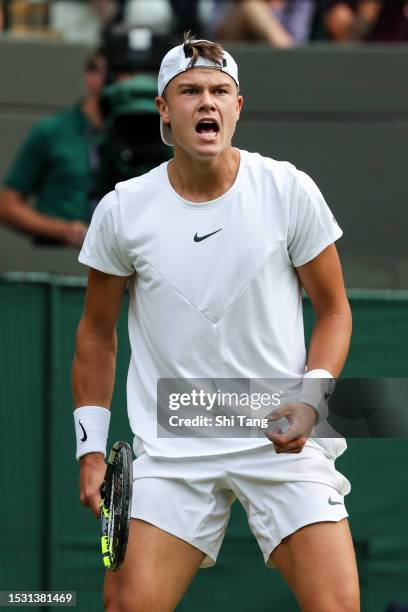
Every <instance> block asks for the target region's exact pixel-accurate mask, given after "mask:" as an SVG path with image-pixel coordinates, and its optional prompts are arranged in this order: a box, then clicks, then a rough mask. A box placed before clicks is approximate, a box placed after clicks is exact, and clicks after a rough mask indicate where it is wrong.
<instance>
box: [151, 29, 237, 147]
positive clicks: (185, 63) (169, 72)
mask: <svg viewBox="0 0 408 612" xmlns="http://www.w3.org/2000/svg"><path fill="white" fill-rule="evenodd" d="M200 42H210V41H204V40H194V41H193V44H194V43H200ZM190 67H191V55H189V54H188V50H187V48H186V45H185V44H182V45H178V46H177V47H173V49H170V51H169V52H168V53H166V55H165V56H164V58H163V60H162V63H161V66H160V70H159V77H158V94H159V96H162V95H163V92H164V90H165V89H166V87H167V85H168V84H169V83H170V81H171V80H172V79H174V77H176V76H177V75H178V74H181V73H182V72H186V71H187V70H188V69H189V68H190ZM194 68H216V69H218V70H221V71H222V72H225V73H226V74H229V76H230V77H232V78H233V79H234V81H235V82H236V84H237V86H238V87H239V81H238V66H237V64H236V62H235V60H234V58H233V57H232V55H230V54H229V53H228V51H225V50H223V52H222V65H221V64H218V63H217V62H213V61H211V60H209V59H207V58H205V57H202V56H201V55H199V56H198V58H197V61H196V62H195V64H194ZM160 134H161V137H162V140H163V142H164V143H165V144H167V145H169V146H170V147H171V146H173V138H172V134H171V128H170V126H169V125H168V124H166V123H163V121H162V120H161V119H160Z"/></svg>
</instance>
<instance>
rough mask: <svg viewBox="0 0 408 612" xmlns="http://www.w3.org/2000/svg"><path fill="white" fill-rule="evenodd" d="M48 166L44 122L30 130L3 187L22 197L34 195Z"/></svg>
mask: <svg viewBox="0 0 408 612" xmlns="http://www.w3.org/2000/svg"><path fill="white" fill-rule="evenodd" d="M47 164H48V144H47V130H46V127H45V124H44V121H40V122H39V123H37V124H36V125H34V127H33V128H32V129H31V131H30V132H29V133H28V135H27V137H26V139H25V140H24V142H23V144H22V145H21V147H20V149H19V151H18V152H17V156H16V158H15V160H14V162H13V164H12V166H11V168H10V169H9V171H8V173H7V174H6V178H5V180H4V185H5V186H6V187H9V188H11V189H14V190H15V191H17V192H18V193H21V194H22V195H24V196H29V195H31V194H33V193H35V192H36V191H37V190H38V188H39V186H40V184H41V181H42V178H43V177H44V176H45V174H46V171H47Z"/></svg>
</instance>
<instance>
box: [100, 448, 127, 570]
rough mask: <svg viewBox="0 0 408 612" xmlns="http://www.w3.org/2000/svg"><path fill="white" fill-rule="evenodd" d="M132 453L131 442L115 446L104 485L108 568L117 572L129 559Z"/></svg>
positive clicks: (104, 546)
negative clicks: (127, 553) (127, 554)
mask: <svg viewBox="0 0 408 612" xmlns="http://www.w3.org/2000/svg"><path fill="white" fill-rule="evenodd" d="M132 468H133V464H132V451H131V448H130V446H129V444H128V443H127V442H116V443H115V444H114V445H113V446H112V450H111V452H110V454H109V459H108V465H107V468H106V474H105V480H104V481H103V483H102V486H101V497H102V501H101V506H100V508H101V530H102V534H101V546H102V560H103V564H104V566H105V567H106V568H108V569H110V570H112V571H116V570H117V569H119V567H120V566H121V564H122V562H123V559H124V558H125V553H126V546H127V541H128V534H129V523H130V510H131V501H132V483H133V469H132Z"/></svg>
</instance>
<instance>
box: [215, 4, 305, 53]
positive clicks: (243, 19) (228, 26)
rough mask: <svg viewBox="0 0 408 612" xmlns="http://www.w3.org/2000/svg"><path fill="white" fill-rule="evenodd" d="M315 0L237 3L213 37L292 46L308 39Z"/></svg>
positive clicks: (275, 45) (276, 45)
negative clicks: (262, 41)
mask: <svg viewBox="0 0 408 612" xmlns="http://www.w3.org/2000/svg"><path fill="white" fill-rule="evenodd" d="M315 12H316V0H236V1H235V3H234V4H233V5H232V6H231V9H230V10H229V11H228V12H227V14H226V16H225V18H224V21H223V22H222V23H221V24H220V26H219V28H218V30H217V32H216V35H217V36H218V37H219V38H220V39H222V40H224V41H225V40H264V41H267V42H269V43H270V44H271V45H272V46H274V47H292V46H293V45H297V44H302V43H305V42H307V41H308V40H309V39H310V33H311V28H312V23H313V18H314V14H315Z"/></svg>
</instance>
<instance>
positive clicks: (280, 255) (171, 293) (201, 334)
mask: <svg viewBox="0 0 408 612" xmlns="http://www.w3.org/2000/svg"><path fill="white" fill-rule="evenodd" d="M254 69H256V66H254ZM265 77H266V75H265ZM158 94H159V95H158V97H157V99H156V103H157V108H158V111H159V113H160V127H161V134H162V138H163V140H164V142H166V143H167V144H168V145H170V146H172V147H173V148H174V157H173V159H172V160H171V161H170V162H166V163H164V164H162V165H160V166H159V167H157V168H155V169H153V170H152V171H150V172H149V173H147V174H145V175H143V176H140V177H137V178H134V179H131V180H129V181H126V182H123V183H119V184H118V185H116V188H115V190H114V191H112V192H111V193H108V194H107V195H106V196H105V197H104V198H103V199H102V200H101V202H100V204H99V205H98V207H97V209H96V211H95V213H94V216H93V219H92V223H91V225H90V228H89V231H88V233H87V236H86V240H85V242H84V245H83V248H82V251H81V253H80V256H79V260H80V262H82V263H83V264H86V265H87V266H89V268H90V270H89V280H88V289H87V295H86V303H85V308H84V314H83V317H82V319H81V322H80V324H79V328H78V333H77V350H76V356H75V361H74V367H73V385H74V396H75V403H76V409H75V410H74V420H75V428H76V435H77V458H78V459H79V461H80V495H81V501H82V503H83V504H84V505H85V506H88V507H90V508H91V509H92V511H93V512H94V514H95V515H96V516H98V515H99V501H100V494H99V487H100V485H101V483H102V480H103V476H104V472H105V463H104V456H105V453H106V443H107V435H108V426H109V419H110V410H109V407H110V402H111V397H112V390H113V386H114V373H115V355H116V331H115V330H116V323H117V320H118V316H119V311H120V306H121V302H122V296H123V293H124V289H125V287H126V285H127V284H128V286H129V292H130V306H129V338H130V343H131V349H132V356H131V360H130V366H129V373H128V382H127V405H128V415H129V420H130V425H131V428H132V431H133V433H134V446H133V448H134V452H135V455H136V457H137V458H136V460H135V462H134V478H135V480H134V485H133V502H132V520H131V527H130V534H129V543H128V549H127V553H126V558H125V561H124V563H123V566H122V567H121V569H120V570H119V571H117V572H109V571H108V572H107V573H106V580H105V589H104V605H105V610H106V611H107V612H153V611H154V612H167V611H170V610H174V608H175V607H176V606H177V604H178V602H179V601H180V600H181V598H182V596H183V594H184V593H185V591H186V589H187V588H188V586H189V584H190V582H191V581H192V579H193V577H194V575H195V573H196V571H197V570H198V569H199V568H200V567H209V566H212V565H214V564H215V563H216V559H217V554H218V551H219V549H220V546H221V542H222V539H223V536H224V532H225V529H226V526H227V523H228V518H229V514H230V508H231V504H232V503H233V501H234V500H235V499H238V500H239V501H240V502H241V503H242V504H243V506H244V508H245V510H246V512H247V515H248V521H249V524H250V527H251V529H252V532H253V534H254V536H255V537H256V539H257V541H258V544H259V546H260V549H261V551H262V554H263V557H264V560H265V563H266V564H267V565H268V566H269V567H275V568H277V569H278V570H279V572H280V573H281V575H282V576H283V578H284V579H285V580H286V582H287V584H288V585H289V587H290V588H291V589H292V591H293V593H294V595H295V596H296V598H297V600H298V602H299V605H300V608H301V609H302V610H303V611H305V612H306V611H307V612H346V611H347V612H357V610H359V585H358V575H357V569H356V560H355V553H354V549H353V544H352V539H351V535H350V530H349V525H348V520H347V517H348V514H347V511H346V508H345V505H344V496H345V495H347V493H348V492H349V491H350V483H349V482H348V480H347V479H346V478H345V477H344V476H343V475H342V474H341V473H339V472H338V471H337V470H336V468H335V465H334V461H335V459H336V458H337V457H338V456H339V455H340V454H341V453H342V452H344V450H345V448H346V443H345V441H344V439H343V438H325V439H323V438H317V437H314V436H313V435H312V434H313V432H315V431H316V430H317V428H318V427H319V424H320V422H321V421H322V420H323V419H324V417H325V414H324V410H322V409H321V408H319V406H320V405H321V404H319V402H317V401H316V402H314V401H313V399H310V398H309V397H308V383H310V380H312V379H316V378H317V379H327V381H328V383H329V381H330V379H332V378H333V377H337V376H338V375H339V374H340V371H341V370H342V367H343V364H344V362H345V359H346V356H347V353H348V349H349V341H350V335H351V315H350V309H349V304H348V301H347V297H346V293H345V289H344V283H343V278H342V271H341V266H340V263H339V258H338V255H337V251H336V248H335V246H334V242H335V241H336V240H337V239H338V238H339V237H340V236H341V233H342V232H341V230H340V228H339V226H338V225H337V223H336V221H335V219H334V218H333V215H332V213H331V212H330V210H329V208H328V206H327V204H326V202H325V200H324V198H323V196H322V194H321V193H320V191H319V189H318V188H317V186H316V185H315V183H314V182H313V180H312V179H311V178H310V177H309V176H307V175H306V174H305V173H303V172H302V171H300V170H297V169H296V168H295V167H294V166H293V165H292V164H290V163H287V162H278V161H275V160H273V159H270V158H266V157H262V156H261V155H259V154H256V153H249V152H247V151H242V150H239V149H237V148H234V147H233V146H232V145H231V140H232V137H233V134H234V131H235V127H236V123H237V121H238V119H239V116H240V111H241V108H242V104H243V98H242V96H241V95H240V93H239V80H238V68H237V65H236V63H235V61H234V59H233V58H232V57H231V55H230V54H229V53H227V52H226V51H225V50H223V49H222V47H221V46H220V45H218V44H215V43H212V42H209V41H201V40H195V39H194V38H191V37H190V36H188V35H187V36H186V38H185V41H184V44H181V45H180V46H177V47H175V48H173V49H171V50H170V51H169V52H168V53H167V54H166V56H165V57H164V59H163V61H162V64H161V68H160V72H159V77H158ZM302 287H303V288H304V289H305V290H306V292H307V293H308V295H309V296H310V299H311V301H312V304H313V308H314V311H315V314H316V320H315V324H314V328H313V333H312V338H311V342H310V347H309V352H308V354H306V350H305V344H304V334H303V318H302V296H301V289H302ZM197 377H199V378H217V379H220V378H224V379H225V378H255V377H256V378H258V379H259V378H262V377H263V378H268V379H271V378H292V377H293V378H296V377H298V378H299V379H300V380H301V383H300V384H301V386H302V390H303V389H304V397H303V396H302V395H301V396H300V400H299V401H298V402H295V403H289V404H285V405H281V406H280V407H278V408H277V409H276V411H275V412H273V415H274V416H273V418H274V419H282V418H283V417H284V421H285V423H289V428H288V429H287V431H285V432H284V430H283V429H282V428H281V427H277V426H276V425H277V424H274V426H273V432H272V433H270V434H269V437H266V436H263V437H254V438H252V437H241V438H230V439H228V438H216V437H197V438H182V437H178V436H173V437H159V436H158V435H157V421H156V414H157V409H156V394H157V390H156V389H157V379H158V378H197ZM302 381H303V382H302ZM302 392H303V391H302ZM309 395H310V394H309ZM271 597H272V598H273V594H272V593H271ZM208 606H209V609H211V603H210V602H209V603H208Z"/></svg>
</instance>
